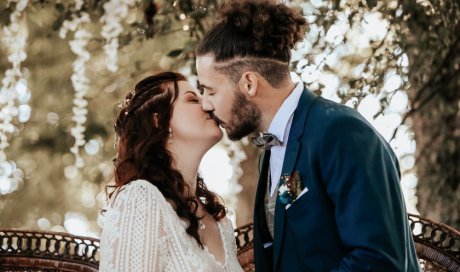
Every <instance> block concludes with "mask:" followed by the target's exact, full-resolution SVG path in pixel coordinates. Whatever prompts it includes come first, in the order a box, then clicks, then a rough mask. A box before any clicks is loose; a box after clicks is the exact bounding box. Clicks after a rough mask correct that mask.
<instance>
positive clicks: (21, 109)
mask: <svg viewBox="0 0 460 272" xmlns="http://www.w3.org/2000/svg"><path fill="white" fill-rule="evenodd" d="M12 3H15V4H16V6H15V10H14V11H13V12H12V13H11V14H10V24H9V25H6V26H3V28H2V35H0V39H1V44H2V45H3V46H5V47H6V49H7V52H8V62H10V63H11V68H9V69H7V70H6V71H5V76H4V77H3V79H2V84H1V87H0V195H2V194H8V193H11V192H12V191H14V190H16V189H17V187H18V185H19V183H20V182H22V178H23V173H22V171H21V170H20V169H18V168H16V163H15V162H14V161H9V160H7V157H6V153H5V149H6V148H7V147H8V146H9V142H8V136H9V135H11V134H12V133H14V132H15V130H17V128H16V126H15V125H14V124H13V120H14V119H18V121H20V122H26V121H27V120H28V119H29V117H30V106H29V105H28V104H27V102H28V100H29V98H30V91H29V90H28V88H27V81H26V80H25V78H24V75H23V74H22V71H21V63H22V62H24V60H25V59H26V57H27V55H26V53H25V47H26V41H27V29H26V28H25V27H23V26H21V25H20V23H21V19H22V14H23V11H24V10H25V8H26V7H27V3H28V0H19V1H18V0H16V1H14V0H11V1H9V2H8V4H12ZM21 104H22V105H21Z"/></svg>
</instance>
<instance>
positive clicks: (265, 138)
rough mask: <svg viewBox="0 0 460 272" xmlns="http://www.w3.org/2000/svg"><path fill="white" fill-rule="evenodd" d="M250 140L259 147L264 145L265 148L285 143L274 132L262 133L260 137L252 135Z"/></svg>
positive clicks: (268, 148)
mask: <svg viewBox="0 0 460 272" xmlns="http://www.w3.org/2000/svg"><path fill="white" fill-rule="evenodd" d="M250 140H251V142H252V143H253V144H255V145H256V146H257V147H263V148H264V149H265V150H270V149H271V148H272V146H275V145H283V142H281V141H280V140H278V138H276V136H275V135H274V134H272V133H265V132H264V133H260V136H259V137H251V138H250Z"/></svg>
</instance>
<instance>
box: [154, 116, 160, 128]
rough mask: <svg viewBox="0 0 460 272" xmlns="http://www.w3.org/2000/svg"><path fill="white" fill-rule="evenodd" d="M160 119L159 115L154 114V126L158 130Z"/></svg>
mask: <svg viewBox="0 0 460 272" xmlns="http://www.w3.org/2000/svg"><path fill="white" fill-rule="evenodd" d="M158 118H159V117H158V113H156V112H155V113H154V114H153V125H154V126H155V127H156V128H158Z"/></svg>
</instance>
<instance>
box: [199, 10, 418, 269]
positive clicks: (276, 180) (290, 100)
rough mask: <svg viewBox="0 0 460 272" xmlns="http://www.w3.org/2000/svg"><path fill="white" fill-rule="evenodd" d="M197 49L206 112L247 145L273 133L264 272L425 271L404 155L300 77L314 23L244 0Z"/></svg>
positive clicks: (258, 231)
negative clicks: (405, 183) (405, 191)
mask: <svg viewBox="0 0 460 272" xmlns="http://www.w3.org/2000/svg"><path fill="white" fill-rule="evenodd" d="M221 15H222V16H221V18H222V20H221V21H220V23H218V24H217V25H215V26H214V27H213V28H212V29H211V30H210V31H209V32H208V33H207V34H206V35H205V36H204V38H203V39H202V41H201V42H200V44H199V46H198V48H197V66H196V67H197V72H198V77H199V81H200V86H201V88H202V89H203V101H202V107H203V109H204V110H205V111H208V112H211V113H212V114H213V116H214V117H215V119H216V120H217V121H218V122H219V123H220V125H221V126H222V127H223V128H224V129H225V130H226V131H227V134H228V136H229V138H230V139H232V140H238V139H241V138H242V137H244V136H247V135H249V134H250V133H252V132H264V134H262V135H261V137H259V138H256V139H254V142H255V143H256V144H257V145H259V146H261V147H263V148H265V152H264V156H263V159H262V160H261V166H260V178H259V184H258V189H257V194H256V200H255V209H254V253H255V264H256V269H257V271H263V272H265V271H315V272H316V271H318V272H322V271H385V272H386V271H420V269H419V265H418V261H417V257H416V254H415V248H414V243H413V240H412V235H411V231H410V227H409V225H408V220H407V213H406V209H405V206H404V199H403V195H402V193H401V188H400V185H399V180H400V172H399V165H398V161H397V158H396V156H395V154H394V153H393V151H392V150H391V148H390V146H389V145H388V143H387V142H386V141H385V140H384V139H383V138H382V136H381V135H380V134H378V132H376V131H375V129H373V128H372V126H371V125H370V124H369V123H368V122H367V121H366V120H365V119H364V118H363V117H362V116H361V115H360V114H359V113H357V112H356V111H355V110H353V109H350V108H348V107H346V106H343V105H340V104H337V103H334V102H332V101H329V100H326V99H323V98H321V97H318V96H315V95H314V94H313V93H311V92H310V91H308V90H307V89H304V87H303V86H302V84H300V83H298V84H295V83H294V82H293V81H292V80H291V78H290V76H289V70H288V66H289V61H290V49H291V48H292V47H293V46H294V44H295V43H296V42H297V41H299V40H300V39H302V37H303V33H305V30H304V27H305V24H306V23H305V20H304V19H303V17H301V16H300V15H298V14H297V13H295V12H294V11H293V10H291V9H289V8H287V7H286V6H285V5H282V4H279V5H275V4H270V3H267V2H266V1H257V2H256V1H248V2H245V3H234V4H232V5H230V6H227V7H225V8H224V9H222V11H221Z"/></svg>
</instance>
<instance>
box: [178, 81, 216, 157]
mask: <svg viewBox="0 0 460 272" xmlns="http://www.w3.org/2000/svg"><path fill="white" fill-rule="evenodd" d="M178 86H179V96H178V97H177V99H176V101H175V103H174V109H173V114H172V118H171V121H170V127H171V129H172V138H173V141H174V142H177V141H179V142H184V143H190V144H192V145H195V144H203V145H206V147H207V148H211V147H212V146H213V145H215V144H216V143H217V142H218V141H220V139H222V130H221V129H220V128H219V126H218V125H217V123H216V121H214V119H213V118H211V115H210V114H209V113H207V112H205V111H203V109H202V107H201V95H200V93H199V92H198V90H196V89H195V88H193V87H192V85H191V84H190V83H188V82H187V81H179V82H178Z"/></svg>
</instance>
